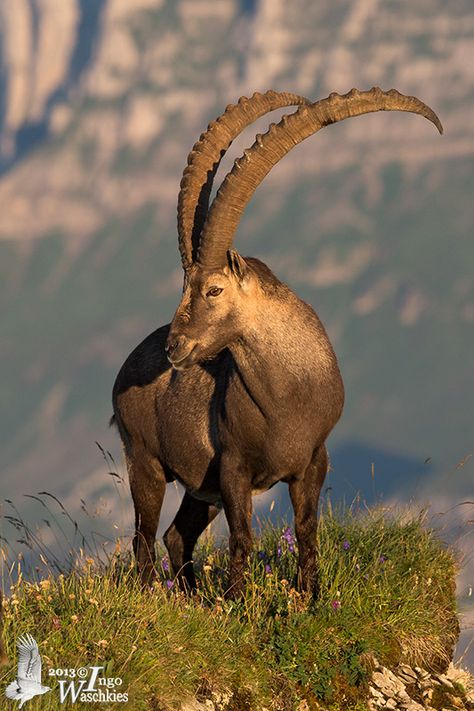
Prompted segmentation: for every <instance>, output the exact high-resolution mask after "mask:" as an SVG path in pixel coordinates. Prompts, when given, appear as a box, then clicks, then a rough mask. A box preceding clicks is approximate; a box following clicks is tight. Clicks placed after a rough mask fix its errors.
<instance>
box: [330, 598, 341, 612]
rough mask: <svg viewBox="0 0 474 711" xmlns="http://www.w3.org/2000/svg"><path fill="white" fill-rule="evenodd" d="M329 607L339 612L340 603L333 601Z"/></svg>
mask: <svg viewBox="0 0 474 711" xmlns="http://www.w3.org/2000/svg"><path fill="white" fill-rule="evenodd" d="M331 607H332V609H333V610H339V608H340V607H341V601H340V600H333V601H332V602H331Z"/></svg>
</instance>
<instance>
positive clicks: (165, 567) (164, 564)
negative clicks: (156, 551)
mask: <svg viewBox="0 0 474 711" xmlns="http://www.w3.org/2000/svg"><path fill="white" fill-rule="evenodd" d="M161 567H162V568H163V570H164V571H165V573H167V572H168V571H169V569H170V563H169V560H168V556H167V555H164V556H163V558H162V559H161Z"/></svg>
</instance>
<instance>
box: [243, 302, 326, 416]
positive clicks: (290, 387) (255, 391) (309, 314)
mask: <svg viewBox="0 0 474 711" xmlns="http://www.w3.org/2000/svg"><path fill="white" fill-rule="evenodd" d="M230 350H231V351H232V354H233V356H234V360H235V364H236V366H237V369H238V372H239V375H240V377H241V378H242V380H243V382H244V384H245V387H246V389H247V390H248V392H249V393H250V395H251V396H252V398H253V399H254V400H255V402H257V404H258V405H259V407H260V408H261V409H262V410H264V411H267V410H268V411H269V412H272V411H274V410H275V408H278V404H279V403H282V404H283V403H285V405H287V403H288V400H289V399H294V400H295V403H298V402H303V401H307V400H308V398H310V399H311V398H312V393H314V389H315V385H316V386H317V384H318V383H319V382H320V381H321V380H324V379H325V378H326V377H327V374H328V373H329V372H330V371H331V370H332V369H334V367H336V368H337V364H336V359H335V356H334V352H333V350H332V347H331V345H330V343H329V340H328V338H327V336H326V333H325V331H324V328H323V326H322V325H321V323H320V322H319V320H318V318H317V316H316V314H315V313H314V311H313V310H312V309H311V307H309V306H308V305H307V304H305V303H304V302H302V301H300V300H299V299H298V298H297V297H296V296H294V295H291V297H290V298H289V300H288V301H277V302H273V301H272V300H270V299H268V300H265V301H264V302H263V303H262V306H261V308H260V309H259V311H258V313H256V314H253V318H252V320H251V322H249V324H248V327H247V328H246V331H245V332H244V334H243V335H242V337H241V338H240V339H239V340H238V341H236V342H235V343H234V344H232V346H231V347H230Z"/></svg>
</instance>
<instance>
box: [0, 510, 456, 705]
mask: <svg viewBox="0 0 474 711" xmlns="http://www.w3.org/2000/svg"><path fill="white" fill-rule="evenodd" d="M318 535H319V546H320V572H321V596H320V599H319V600H318V602H317V603H313V602H311V601H310V600H309V599H308V598H305V597H304V596H302V595H300V594H299V593H298V591H297V590H296V588H295V575H296V553H297V551H296V543H295V541H294V537H293V532H292V529H291V528H290V527H289V526H284V527H281V528H275V527H271V526H263V528H262V532H261V534H260V536H259V537H258V539H257V540H256V545H255V548H254V555H253V559H252V565H251V569H250V571H249V574H248V584H247V591H246V594H245V596H244V598H243V599H242V600H241V601H240V602H238V603H236V602H230V601H226V600H225V599H224V592H225V583H226V574H225V570H226V567H227V561H226V557H227V554H226V550H225V548H224V547H223V548H220V547H219V546H218V545H216V544H215V542H214V541H213V540H212V538H211V537H209V536H208V537H204V540H203V541H202V542H201V543H200V544H199V546H198V550H197V552H196V556H195V560H196V568H197V571H198V580H199V585H200V589H199V594H198V595H196V596H195V597H193V598H187V597H186V596H184V595H183V594H182V593H180V592H178V591H177V590H175V585H174V583H173V580H172V577H171V576H170V572H169V566H168V561H167V558H166V556H164V555H161V556H160V559H159V560H160V570H159V580H158V581H157V582H156V583H155V585H154V589H153V592H152V594H150V593H149V592H148V591H143V590H142V589H141V587H140V585H139V583H138V580H137V578H136V575H135V571H134V566H133V563H132V561H131V558H130V555H129V554H128V553H126V552H122V551H120V550H119V547H117V550H116V551H115V553H114V555H113V556H111V557H110V559H109V561H108V564H107V565H104V564H103V563H99V562H97V561H96V560H94V559H93V558H92V557H88V556H87V554H86V553H84V552H82V551H81V554H80V556H79V558H78V561H77V563H76V566H75V568H74V570H73V571H69V572H65V573H61V574H59V575H58V574H57V573H56V574H54V573H53V570H51V571H50V574H49V575H48V576H46V577H43V578H42V579H39V580H37V581H36V582H27V581H26V580H24V579H23V578H22V576H21V574H20V578H19V580H18V581H17V582H15V583H14V584H13V586H12V589H11V595H10V597H9V598H8V599H7V600H5V602H4V605H5V610H4V612H5V639H6V646H7V653H8V654H9V657H10V659H11V660H12V661H15V659H16V652H15V650H14V642H15V640H16V639H17V638H18V637H19V636H20V635H21V634H23V633H25V632H28V631H29V632H31V633H32V634H33V635H34V636H35V638H36V639H37V641H38V643H39V645H40V651H41V653H42V656H43V669H47V668H49V667H68V668H79V667H84V666H88V665H93V664H97V665H103V666H104V667H105V668H106V670H107V675H108V676H114V677H121V678H123V686H122V687H121V691H123V692H128V694H129V698H130V702H131V703H133V708H134V709H137V710H139V709H154V710H155V711H156V710H157V709H163V710H168V709H177V708H179V705H180V703H181V702H182V701H183V700H185V699H187V698H190V697H197V698H198V699H199V698H201V699H205V698H211V695H212V693H213V692H214V694H220V695H221V697H222V698H226V694H227V698H230V701H228V702H226V703H227V705H225V706H223V707H222V708H228V709H234V711H238V710H239V711H240V709H258V708H267V709H282V710H284V711H287V710H288V711H290V710H292V709H295V708H297V707H298V705H299V703H300V701H301V700H303V699H306V701H307V703H308V705H309V708H310V709H313V708H314V709H317V708H319V706H318V704H320V703H322V704H323V705H324V708H326V709H327V708H334V709H338V708H341V707H343V708H345V709H351V708H352V709H364V708H365V702H364V700H365V698H366V689H367V686H366V684H367V678H368V671H369V670H370V653H373V654H374V655H375V656H376V657H377V658H378V659H379V660H380V662H381V663H383V664H386V665H388V666H393V665H394V664H396V663H397V662H398V661H400V660H404V661H406V662H408V663H409V664H412V665H419V666H423V667H426V668H428V669H437V668H438V669H439V668H440V667H442V666H443V665H445V664H447V662H448V661H449V658H450V655H451V653H452V648H453V645H454V642H455V640H456V637H457V631H458V623H457V617H456V611H455V597H454V578H455V573H456V562H455V559H454V556H453V553H452V552H451V551H449V550H448V549H447V548H446V547H445V546H444V545H443V544H442V543H441V542H440V541H439V540H438V539H437V537H436V536H435V534H434V533H433V532H431V531H429V530H427V529H426V528H425V527H424V525H423V517H422V516H419V517H417V518H409V517H408V516H405V515H403V514H401V513H396V512H386V511H385V512H384V511H378V510H373V511H370V510H369V511H366V512H364V513H359V514H355V513H353V512H352V511H344V512H341V513H339V514H336V513H334V512H332V511H331V509H330V508H329V509H327V510H325V511H323V513H322V515H321V519H320V526H319V534H318ZM12 671H13V668H12V667H9V668H6V669H5V670H2V672H1V673H0V687H3V686H4V685H5V684H6V683H7V682H9V681H11V680H12ZM45 674H46V672H44V675H43V679H45ZM45 683H47V684H49V685H51V686H52V687H53V689H54V687H55V685H56V683H57V682H56V681H55V680H54V679H52V678H50V679H49V680H46V681H45ZM57 702H58V695H57V690H55V691H53V693H51V694H47V695H46V696H44V697H41V698H40V699H33V700H32V701H30V702H29V704H30V708H31V709H32V711H34V709H36V708H38V709H39V708H41V709H45V710H46V709H55V708H57V706H56V704H57ZM80 706H81V704H78V705H77V706H75V707H76V708H77V707H79V708H80ZM87 707H88V708H91V707H94V705H93V704H87ZM100 707H101V708H104V704H101V705H100Z"/></svg>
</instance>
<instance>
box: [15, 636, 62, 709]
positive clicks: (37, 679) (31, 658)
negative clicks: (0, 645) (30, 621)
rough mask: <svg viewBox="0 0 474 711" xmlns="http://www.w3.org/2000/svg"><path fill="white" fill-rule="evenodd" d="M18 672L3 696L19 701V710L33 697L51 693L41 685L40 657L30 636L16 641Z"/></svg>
mask: <svg viewBox="0 0 474 711" xmlns="http://www.w3.org/2000/svg"><path fill="white" fill-rule="evenodd" d="M16 644H17V647H18V671H17V676H16V680H15V681H12V683H11V684H8V686H7V688H6V689H5V696H6V697H7V698H8V699H15V700H19V701H20V705H19V707H18V708H20V709H21V707H22V706H23V704H24V703H25V701H29V700H30V699H32V698H33V697H34V696H38V695H39V694H46V693H47V692H48V691H51V689H50V687H49V686H43V685H42V683H41V656H40V653H39V649H38V644H37V642H36V640H34V639H33V637H32V636H31V635H30V634H25V635H23V636H22V637H19V638H18V640H17V643H16Z"/></svg>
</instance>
